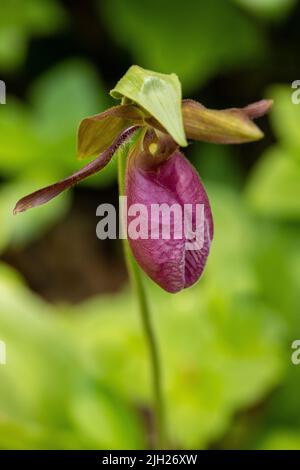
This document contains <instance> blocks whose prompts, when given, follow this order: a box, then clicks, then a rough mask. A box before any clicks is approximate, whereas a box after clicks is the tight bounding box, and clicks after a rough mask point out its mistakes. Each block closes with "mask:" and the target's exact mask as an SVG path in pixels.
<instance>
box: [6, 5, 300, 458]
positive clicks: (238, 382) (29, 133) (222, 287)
mask: <svg viewBox="0 0 300 470" xmlns="http://www.w3.org/2000/svg"><path fill="white" fill-rule="evenodd" d="M299 24H300V5H299V2H297V1H296V0H210V1H209V2H208V1H205V0H198V1H195V0H184V1H183V2H181V1H179V0H163V1H162V0H151V1H140V0H126V1H123V0H103V1H97V0H94V1H93V0H85V1H83V0H81V1H80V0H72V1H71V0H64V1H58V0H26V1H24V0H1V5H0V79H2V80H5V82H6V85H7V104H6V105H0V181H1V183H0V184H1V188H0V214H1V225H0V251H1V263H0V340H2V341H5V342H6V346H7V364H6V365H5V366H4V365H0V448H2V449H23V448H25V449H45V448H50V449H70V448H71V449H72V448H74V449H90V448H98V449H110V448H111V449H114V448H119V449H135V448H147V447H149V445H151V442H152V438H153V414H152V411H151V381H150V376H149V363H148V353H147V347H146V344H145V340H144V336H143V332H142V330H141V324H140V320H139V316H138V312H137V307H136V304H135V299H134V298H133V296H132V294H131V291H130V288H129V286H128V282H127V275H126V270H125V266H124V261H123V257H122V248H121V243H120V242H119V241H117V240H111V241H102V242H101V241H99V240H97V239H96V234H95V228H96V223H97V219H96V215H95V212H96V207H97V206H98V204H100V203H101V202H115V203H116V202H117V186H116V162H115V161H113V162H112V163H111V164H110V166H109V167H108V168H107V169H105V170H104V171H103V172H102V173H101V174H99V175H97V176H95V177H93V178H91V179H90V180H88V181H86V182H84V183H83V184H81V185H79V186H78V187H76V188H75V189H74V190H72V191H69V192H68V193H66V194H64V195H62V196H60V197H59V198H58V199H57V200H55V201H53V202H51V203H49V204H48V205H47V206H45V207H42V208H37V209H35V210H32V211H29V212H28V213H25V214H21V215H19V216H18V217H13V216H12V208H13V206H14V204H15V202H16V200H17V199H19V198H20V197H21V196H23V195H25V194H26V193H28V192H31V191H33V190H35V189H37V188H39V187H41V186H43V185H45V184H49V183H51V182H53V181H55V180H57V179H58V178H61V177H63V176H65V175H67V174H69V173H70V172H73V171H74V170H75V169H76V168H78V167H79V166H80V162H78V161H76V159H75V145H76V128H77V125H78V122H79V121H80V120H81V119H82V118H83V117H85V116H87V115H90V114H94V113H97V112H100V111H102V110H103V109H105V108H106V107H107V106H110V105H112V104H113V100H112V99H110V98H109V96H108V91H109V89H110V88H112V87H113V86H114V84H115V83H116V81H117V80H118V79H119V78H120V77H121V76H122V75H123V74H124V73H125V71H126V70H127V68H128V67H129V66H130V65H131V64H138V65H140V66H143V67H146V68H150V69H153V70H155V71H160V72H166V73H170V72H176V73H177V74H178V76H179V77H180V80H181V81H182V86H183V95H184V97H190V98H195V99H197V100H199V101H201V102H202V103H203V104H205V105H206V106H208V107H215V108H225V107H232V106H243V105H246V104H248V103H250V102H252V101H255V100H258V99H261V98H263V97H268V98H273V99H274V107H273V109H272V111H271V113H270V115H269V116H268V117H266V118H263V119H261V120H260V122H259V125H260V126H261V128H262V129H263V130H264V132H265V134H266V135H265V139H264V140H262V141H260V142H256V143H251V144H248V145H240V146H215V145H208V144H204V143H203V144H202V143H195V144H192V145H190V146H189V148H188V150H187V154H188V156H189V158H190V159H191V160H192V161H193V163H194V165H195V166H196V167H197V169H198V170H199V172H200V174H201V176H202V179H203V181H204V183H205V185H206V187H207V191H208V193H209V196H210V200H211V204H212V207H213V212H214V217H215V240H214V243H213V246H212V250H211V255H210V258H209V261H208V264H207V269H206V272H205V274H204V275H203V278H202V279H201V281H200V282H199V283H198V284H197V285H196V286H195V287H193V288H191V289H189V290H187V291H184V292H182V293H180V294H177V295H170V294H167V293H165V292H163V291H162V290H161V289H159V288H158V287H156V286H155V285H154V284H153V283H152V282H150V281H149V280H146V282H147V289H148V292H149V298H150V303H151V308H152V313H153V319H154V325H155V330H156V332H157V335H158V338H159V347H160V352H161V361H162V368H163V379H164V394H165V403H166V407H167V413H168V416H167V418H168V431H169V435H170V436H171V442H172V446H174V448H179V449H182V448H186V449H189V448H198V449H202V448H205V449H207V448H209V449H223V448H225V449H294V448H295V449H299V448H300V398H299V397H300V365H299V366H298V367H297V366H295V365H293V364H292V362H291V354H292V349H291V343H292V341H294V340H295V339H299V338H300V309H299V292H300V240H299V234H300V231H299V229H300V132H299V131H300V104H299V105H298V106H297V105H293V104H292V102H291V92H292V89H291V82H292V81H293V80H296V79H300V54H299V52H300V51H299V47H300V46H299V45H300V28H299Z"/></svg>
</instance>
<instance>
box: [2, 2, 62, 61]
mask: <svg viewBox="0 0 300 470" xmlns="http://www.w3.org/2000/svg"><path fill="white" fill-rule="evenodd" d="M65 21H66V17H65V13H64V11H63V9H62V8H61V6H60V5H59V4H58V2H56V1H55V0H26V2H25V1H24V0H1V16H0V68H1V69H5V70H10V69H12V68H14V67H16V66H18V65H20V64H21V63H22V62H23V61H24V59H25V56H26V50H27V44H28V41H29V39H30V37H31V36H36V35H40V34H48V33H51V32H52V31H56V30H57V29H58V28H59V27H60V26H61V25H62V24H63V23H64V22H65Z"/></svg>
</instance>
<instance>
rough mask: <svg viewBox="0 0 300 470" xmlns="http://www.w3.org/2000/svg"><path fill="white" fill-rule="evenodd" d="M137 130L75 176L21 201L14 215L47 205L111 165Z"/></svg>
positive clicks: (120, 137) (127, 134)
mask: <svg viewBox="0 0 300 470" xmlns="http://www.w3.org/2000/svg"><path fill="white" fill-rule="evenodd" d="M137 129H138V126H133V127H130V128H128V129H126V130H125V131H124V132H123V133H122V134H121V135H120V136H119V137H117V139H115V141H114V143H113V144H112V145H111V146H110V147H109V148H108V149H107V150H105V152H103V153H102V154H101V155H99V157H98V158H96V159H95V160H93V161H92V162H90V163H88V164H87V165H85V166H84V167H83V168H81V169H80V170H78V171H77V172H76V173H74V174H73V175H71V176H68V177H67V178H64V179H63V180H61V181H58V182H57V183H54V184H51V185H50V186H46V187H45V188H42V189H39V190H37V191H35V192H34V193H32V194H29V195H28V196H25V197H23V198H22V199H20V200H19V201H18V202H17V204H16V206H15V208H14V214H18V213H19V212H24V211H26V210H27V209H31V208H32V207H37V206H40V205H42V204H45V203H46V202H48V201H50V200H51V199H53V198H54V197H56V196H58V195H59V194H60V193H62V192H63V191H65V190H66V189H68V188H70V187H71V186H74V185H75V184H76V183H79V182H80V181H82V180H84V179H85V178H88V177H89V176H91V175H94V174H95V173H97V172H98V171H100V170H102V169H103V168H104V167H105V166H106V165H107V164H108V163H109V161H110V160H111V158H112V156H113V154H114V153H115V152H116V150H117V149H118V147H119V146H120V145H121V144H123V143H124V142H125V141H126V140H127V139H128V138H129V137H130V136H131V135H132V134H133V133H134V132H135V131H136V130H137Z"/></svg>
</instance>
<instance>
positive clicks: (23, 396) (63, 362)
mask: <svg viewBox="0 0 300 470" xmlns="http://www.w3.org/2000/svg"><path fill="white" fill-rule="evenodd" d="M0 331H1V340H2V341H5V343H6V346H7V364H6V365H2V366H0V367H1V369H0V374H1V382H0V429H1V430H2V429H3V430H6V431H7V432H6V435H5V438H3V439H2V437H1V438H0V448H3V447H5V448H35V449H39V448H51V447H52V448H57V446H59V447H60V448H76V447H77V448H118V447H120V448H139V447H141V446H142V442H143V433H142V429H141V427H140V425H139V422H138V420H137V418H136V416H135V414H134V412H133V411H131V410H130V409H128V408H127V407H126V406H125V404H124V402H123V401H122V400H121V399H120V396H119V394H118V393H113V392H112V391H111V389H110V388H109V387H106V386H104V385H103V384H102V383H101V382H100V381H99V379H98V378H96V376H95V374H94V373H93V371H92V367H91V366H90V364H89V360H88V357H87V356H86V354H85V352H84V351H82V349H81V348H80V344H79V343H78V342H77V340H76V338H75V337H74V336H73V334H71V332H70V331H69V329H67V328H66V325H64V324H63V322H62V321H61V319H60V318H59V317H58V316H55V311H54V309H53V308H52V307H50V306H48V305H47V304H46V303H44V302H43V301H41V300H40V299H38V298H37V297H36V296H34V295H33V294H32V293H30V292H29V291H28V290H27V289H26V288H25V286H23V283H22V281H21V280H20V279H19V278H18V277H17V276H14V274H13V272H12V271H11V270H10V269H9V268H8V267H6V266H4V265H1V266H0ZM109 430H110V432H109ZM106 431H107V432H106ZM56 439H58V441H59V442H57V443H55V441H56ZM60 439H61V440H60Z"/></svg>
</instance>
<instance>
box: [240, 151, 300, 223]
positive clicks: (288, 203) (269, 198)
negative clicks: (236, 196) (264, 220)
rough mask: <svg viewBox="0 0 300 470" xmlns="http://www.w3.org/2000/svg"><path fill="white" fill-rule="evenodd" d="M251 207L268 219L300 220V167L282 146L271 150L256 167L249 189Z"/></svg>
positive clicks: (247, 190) (247, 195) (248, 198)
mask: <svg viewBox="0 0 300 470" xmlns="http://www.w3.org/2000/svg"><path fill="white" fill-rule="evenodd" d="M246 197H247V200H248V202H249V204H250V206H251V207H252V208H253V209H254V210H255V211H256V212H257V213H259V214H261V215H263V216H268V217H275V218H276V217H277V218H283V219H287V220H288V219H292V220H298V219H299V217H300V164H299V163H298V162H297V161H295V159H293V158H292V157H290V156H289V152H288V151H286V150H284V148H281V147H279V146H277V147H273V148H270V149H269V150H267V151H266V153H265V154H264V155H263V157H261V159H260V160H259V161H258V163H257V164H256V166H255V168H254V170H253V172H252V175H251V177H250V179H249V181H248V185H247V188H246Z"/></svg>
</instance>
